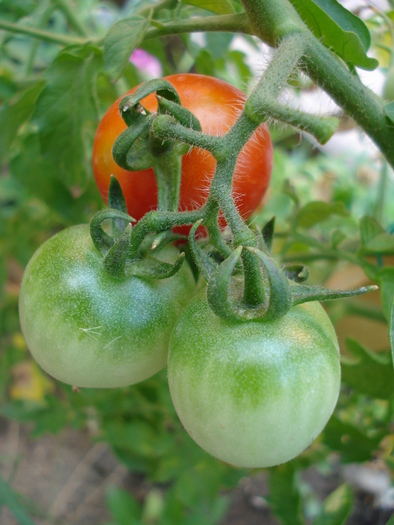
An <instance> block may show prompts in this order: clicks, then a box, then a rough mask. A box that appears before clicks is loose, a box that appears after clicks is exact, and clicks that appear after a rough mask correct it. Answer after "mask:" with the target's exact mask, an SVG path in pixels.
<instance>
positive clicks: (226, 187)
mask: <svg viewBox="0 0 394 525" xmlns="http://www.w3.org/2000/svg"><path fill="white" fill-rule="evenodd" d="M283 20H284V18H283ZM283 20H282V22H283ZM282 22H281V24H282ZM283 24H284V22H283ZM283 24H282V25H280V27H279V29H278V31H277V33H278V35H280V36H281V35H282V34H281V31H282V30H283V28H284V27H285V25H286V24H284V25H283ZM297 27H298V29H297V31H296V33H295V34H290V35H289V34H288V33H289V32H288V31H287V30H286V31H285V33H284V36H283V38H282V36H281V38H282V41H281V43H280V45H279V48H278V51H277V52H276V55H275V57H274V59H273V61H272V62H271V64H270V65H269V67H268V69H267V71H266V72H265V74H264V76H263V77H262V79H261V80H260V81H259V83H258V85H257V86H256V88H255V90H254V91H253V92H252V94H251V95H250V97H249V98H248V99H247V101H246V103H245V105H244V109H243V111H242V112H241V114H240V116H239V117H238V119H237V120H236V122H235V124H234V125H233V126H232V127H231V128H230V129H229V131H228V132H227V133H226V134H225V135H224V136H211V135H209V134H206V133H202V131H201V126H200V124H199V122H198V120H197V119H196V118H195V117H194V116H193V115H192V114H191V113H190V112H189V111H188V110H186V109H185V108H183V107H182V105H181V103H180V99H179V96H178V94H177V92H176V90H175V89H174V88H173V86H172V85H171V84H169V83H168V82H167V81H165V80H160V81H151V82H147V83H145V84H143V85H142V86H140V87H139V88H138V89H137V90H136V91H135V92H134V94H132V95H130V96H127V97H125V98H123V99H122V101H121V102H120V106H119V108H120V111H121V114H122V117H123V119H124V121H125V122H126V124H127V125H128V126H129V127H128V128H127V129H126V131H124V132H123V133H122V134H121V135H120V137H118V139H117V140H116V142H115V145H114V148H113V155H114V159H115V161H116V162H117V163H118V164H119V165H120V166H121V167H123V168H125V169H128V170H139V169H145V168H147V167H150V166H153V167H154V168H155V174H156V178H157V182H158V193H159V199H158V201H159V202H158V211H154V212H150V213H147V214H146V215H145V216H144V217H143V218H142V219H141V220H140V221H139V223H138V224H137V225H136V226H135V227H134V228H133V230H131V227H128V229H127V232H126V233H124V234H123V235H122V236H121V238H120V240H119V241H117V242H116V243H115V244H114V245H113V246H110V247H108V239H107V238H106V237H105V235H103V239H102V243H103V244H104V246H105V249H106V250H107V254H106V256H105V265H107V266H108V268H109V269H110V271H112V272H113V273H114V274H119V272H120V271H122V272H124V269H125V266H126V262H127V259H128V260H129V261H130V263H131V267H132V268H133V267H134V268H137V271H138V268H139V267H141V268H143V265H142V266H140V265H139V259H140V258H141V257H142V256H144V255H146V251H145V252H144V250H142V251H141V246H143V243H144V242H145V240H146V238H147V236H149V234H151V233H156V234H157V233H159V234H160V233H161V234H162V235H166V234H165V233H164V232H166V231H168V230H171V229H172V228H173V227H175V226H180V225H187V224H193V223H194V227H193V228H192V230H191V232H190V235H189V242H190V248H191V252H192V254H193V256H194V258H195V262H196V264H197V266H198V267H199V269H200V271H201V272H202V274H203V276H204V277H205V278H206V280H207V282H208V287H207V298H208V302H209V304H210V306H211V308H212V309H213V311H214V312H215V313H216V314H217V315H219V316H221V317H223V318H225V319H228V320H232V321H243V320H245V319H265V320H272V319H277V318H279V317H282V316H283V315H285V314H286V313H287V312H288V311H289V309H290V308H291V307H292V306H293V305H296V304H300V303H303V302H308V301H314V300H325V299H333V298H337V297H343V296H349V295H358V294H360V293H365V292H366V291H368V290H369V289H370V288H362V289H359V290H355V291H350V292H348V291H346V292H342V291H338V290H323V289H321V288H317V287H313V286H307V285H300V284H298V285H297V284H294V283H293V284H291V283H292V279H294V280H296V281H297V282H301V281H302V280H304V278H306V276H307V272H306V271H305V269H304V268H300V267H297V268H296V267H295V266H294V265H293V267H292V268H291V269H290V270H287V271H286V270H282V269H281V268H279V267H278V265H277V264H276V263H275V261H274V260H273V259H272V257H271V255H270V247H271V240H272V234H273V221H270V222H269V223H268V224H267V226H266V227H265V230H264V234H262V233H259V232H257V234H255V233H254V232H253V231H252V230H251V229H250V228H249V227H248V226H247V225H246V224H245V222H244V221H243V219H242V217H241V216H240V214H239V212H238V209H237V207H236V205H235V202H234V199H233V196H232V182H233V176H234V171H235V167H236V163H237V159H238V156H239V154H240V153H241V151H242V149H243V148H244V146H245V144H246V143H247V142H248V141H249V139H250V138H251V136H252V135H253V133H254V132H255V131H256V130H257V128H258V127H259V126H261V124H262V123H264V122H265V121H266V120H267V119H268V118H270V117H272V116H273V117H274V118H275V119H278V120H280V121H282V122H285V123H289V124H292V125H295V126H297V127H299V128H301V129H303V130H306V131H308V132H310V133H312V134H314V135H315V136H316V138H317V139H318V140H321V141H322V142H325V141H326V140H328V138H329V137H330V136H331V135H332V133H333V132H334V130H335V127H336V125H337V120H336V119H322V118H320V117H316V116H314V115H307V114H304V113H301V112H299V111H297V110H293V109H292V108H288V107H286V106H284V105H282V104H281V103H279V102H278V101H277V97H278V95H279V93H280V92H281V90H282V89H283V87H284V86H285V85H286V83H287V81H288V78H289V76H290V75H291V74H292V72H293V70H294V69H295V67H296V66H297V64H298V63H299V61H300V60H301V59H302V57H303V56H304V53H305V49H306V43H305V41H304V39H303V37H302V35H300V34H299V30H300V28H301V27H302V24H301V25H299V26H297ZM278 38H279V36H278ZM151 93H156V96H157V99H158V110H157V113H153V114H151V113H149V112H148V111H147V110H146V109H145V108H144V107H143V106H142V105H141V104H140V101H141V100H142V99H143V98H145V97H146V96H147V95H148V94H151ZM190 146H192V147H198V148H201V149H204V150H206V151H208V152H210V153H211V154H212V155H213V157H214V158H215V159H216V170H215V174H214V177H213V180H212V182H211V186H210V190H209V195H208V198H207V200H206V202H205V204H204V205H203V206H201V207H200V208H199V209H197V210H194V211H186V212H177V209H178V203H179V188H180V173H181V156H182V155H183V154H184V153H185V152H186V151H187V149H188V148H189V147H190ZM121 210H122V213H123V212H124V208H123V207H122V208H121ZM220 210H222V212H223V215H224V218H225V219H226V222H227V224H228V226H229V228H230V230H231V232H232V241H233V248H234V249H233V250H231V248H230V247H229V246H227V245H226V243H225V242H224V240H223V238H222V236H221V233H220V230H219V226H218V215H219V211H220ZM123 216H124V215H123ZM118 219H119V218H118ZM101 221H102V217H100V221H99V223H100V224H101ZM202 222H203V223H204V225H205V227H206V228H207V229H208V232H209V234H210V242H211V244H212V245H213V246H214V247H215V248H216V250H217V251H218V253H219V254H220V255H221V257H222V258H224V260H223V261H222V262H221V263H220V264H218V263H217V262H215V261H214V260H213V259H212V258H210V257H209V256H208V255H207V254H205V253H204V252H203V251H202V250H201V248H200V247H199V246H198V244H197V242H196V240H195V233H196V231H197V228H198V227H199V226H200V225H201V224H202ZM97 231H98V232H99V235H101V233H104V232H103V230H102V229H101V227H100V228H98V230H97ZM96 233H97V232H96ZM154 242H155V241H154ZM245 248H247V249H245ZM122 250H123V254H121V253H120V252H121V251H122ZM124 253H126V256H125V255H124ZM241 260H242V266H243V284H241V282H240V280H239V279H238V278H237V277H236V278H235V281H234V278H233V273H234V272H235V271H236V270H238V269H239V268H240V264H239V263H240V261H241ZM119 261H120V262H119ZM181 264H182V260H181V259H179V260H178V261H177V262H176V263H175V264H174V265H173V266H171V267H164V266H163V265H162V264H160V263H159V262H158V261H157V260H155V263H153V262H152V261H151V266H150V270H149V272H150V273H149V275H152V276H156V277H158V278H160V277H161V278H163V276H169V275H172V274H173V273H174V272H175V271H176V270H177V269H178V267H180V265H181ZM145 266H146V264H145ZM148 266H149V265H148ZM289 276H290V279H289V278H288V277H289ZM234 282H235V284H234ZM241 288H242V291H241V292H240V290H241Z"/></svg>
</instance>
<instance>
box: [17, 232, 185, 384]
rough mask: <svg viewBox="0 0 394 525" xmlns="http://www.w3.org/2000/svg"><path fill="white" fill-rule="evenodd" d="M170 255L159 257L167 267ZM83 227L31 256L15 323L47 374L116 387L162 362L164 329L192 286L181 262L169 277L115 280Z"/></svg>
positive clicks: (140, 378)
mask: <svg viewBox="0 0 394 525" xmlns="http://www.w3.org/2000/svg"><path fill="white" fill-rule="evenodd" d="M177 254H178V251H177V250H176V249H175V248H174V247H173V246H168V247H165V248H163V250H162V251H161V252H160V254H159V257H160V258H162V259H163V260H164V261H166V262H174V260H175V259H176V256H177ZM102 261H103V258H102V256H101V254H100V253H99V252H98V251H97V250H96V248H95V247H94V245H93V243H92V240H91V238H90V232H89V226H88V225H85V224H83V225H79V226H73V227H71V228H67V229H65V230H63V231H61V232H60V233H58V234H57V235H55V236H54V237H52V238H51V239H49V240H48V241H46V242H45V243H44V244H43V245H42V246H41V247H40V248H39V249H38V250H37V251H36V253H35V254H34V255H33V257H32V259H31V261H30V262H29V264H28V266H27V268H26V270H25V273H24V276H23V280H22V285H21V290H20V295H19V317H20V322H21V327H22V332H23V335H24V336H25V339H26V342H27V345H28V347H29V350H30V351H31V353H32V355H33V357H34V358H35V359H36V361H37V362H38V364H39V365H41V367H42V368H43V369H44V370H45V371H46V372H48V373H49V374H50V375H52V376H53V377H55V378H56V379H59V380H60V381H63V382H64V383H69V384H71V385H75V386H82V387H94V388H105V387H119V386H126V385H130V384H133V383H137V382H139V381H143V380H144V379H146V378H148V377H150V376H151V375H153V374H155V373H156V372H158V371H159V370H160V369H161V368H163V367H164V366H165V364H166V360H167V350H168V341H169V338H170V333H171V330H172V328H173V326H174V324H175V322H176V320H177V318H178V316H179V314H180V312H181V311H182V309H183V307H184V306H185V305H186V304H187V302H188V301H189V298H190V295H191V294H192V293H193V291H194V288H195V284H194V279H193V276H192V273H191V270H190V268H189V267H188V265H187V264H184V265H183V267H182V268H181V269H180V271H179V272H178V273H177V274H176V275H174V276H173V277H171V278H170V279H164V280H161V281H157V280H156V281H155V280H153V279H142V278H139V277H135V276H125V277H124V278H121V279H115V278H113V277H112V276H110V275H109V274H108V273H107V272H106V271H105V270H104V267H103V264H102Z"/></svg>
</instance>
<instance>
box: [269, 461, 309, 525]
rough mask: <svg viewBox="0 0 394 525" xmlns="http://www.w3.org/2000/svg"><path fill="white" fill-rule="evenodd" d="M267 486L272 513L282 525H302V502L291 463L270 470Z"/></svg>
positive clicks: (294, 470)
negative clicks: (268, 487)
mask: <svg viewBox="0 0 394 525" xmlns="http://www.w3.org/2000/svg"><path fill="white" fill-rule="evenodd" d="M269 486H270V490H269V497H268V501H269V503H270V506H271V510H272V512H273V513H274V514H275V515H276V516H277V517H278V518H279V519H280V520H281V521H282V522H283V523H284V525H304V520H303V518H302V501H301V496H300V492H299V490H298V487H297V479H296V469H295V467H294V465H293V463H285V464H284V465H280V466H279V467H276V468H274V469H272V470H271V471H270V478H269Z"/></svg>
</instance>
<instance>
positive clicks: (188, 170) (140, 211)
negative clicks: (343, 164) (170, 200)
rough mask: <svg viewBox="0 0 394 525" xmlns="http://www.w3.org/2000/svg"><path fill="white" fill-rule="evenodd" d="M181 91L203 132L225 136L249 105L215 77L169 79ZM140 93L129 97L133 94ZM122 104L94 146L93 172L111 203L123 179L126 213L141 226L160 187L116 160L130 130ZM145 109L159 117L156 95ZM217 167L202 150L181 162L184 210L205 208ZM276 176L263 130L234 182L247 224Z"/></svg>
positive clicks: (243, 154)
mask: <svg viewBox="0 0 394 525" xmlns="http://www.w3.org/2000/svg"><path fill="white" fill-rule="evenodd" d="M165 79H166V80H168V81H169V82H170V83H171V84H172V85H173V86H174V88H175V89H176V90H177V91H178V94H179V96H180V99H181V102H182V105H183V106H184V107H186V108H187V109H189V110H190V111H191V112H192V113H194V114H195V115H196V116H197V118H198V119H199V120H200V123H201V126H202V131H203V132H205V133H211V134H213V135H224V134H225V133H226V131H228V129H229V128H230V127H231V126H232V125H233V124H234V123H235V121H236V119H237V117H238V115H239V114H240V113H241V110H242V107H243V105H244V103H245V101H246V95H245V94H244V93H243V92H242V91H240V90H239V89H237V88H235V87H234V86H232V85H230V84H228V83H227V82H224V81H222V80H218V79H216V78H213V77H208V76H204V75H195V74H178V75H170V76H168V77H165ZM136 89H137V87H135V88H134V89H132V90H130V91H129V92H128V93H126V94H131V93H133V92H134V91H135V90H136ZM121 98H122V97H121ZM121 98H119V99H118V100H117V101H116V102H114V104H113V105H112V106H111V107H110V108H109V109H108V111H107V112H106V113H105V115H104V117H103V118H102V120H101V122H100V124H99V126H98V128H97V131H96V136H95V139H94V144H93V158H92V165H93V172H94V176H95V179H96V183H97V186H98V189H99V191H100V193H101V195H102V197H103V199H104V200H105V202H107V201H108V188H109V183H110V177H111V174H113V175H115V177H116V178H117V179H118V181H119V183H120V185H121V187H122V190H123V193H124V195H125V199H126V205H127V210H128V212H129V214H130V215H131V216H132V217H134V218H135V219H136V220H139V219H141V217H143V215H144V214H145V213H147V212H149V211H151V210H153V209H156V207H157V186H156V180H155V176H154V172H153V170H152V169H149V170H143V171H127V170H124V169H122V168H120V167H119V166H118V165H117V164H116V163H115V161H114V160H113V157H112V146H113V144H114V142H115V139H116V138H117V137H118V136H119V135H120V133H121V132H122V131H124V130H125V129H126V124H125V123H124V122H123V120H122V118H121V116H120V113H119V102H120V100H121ZM141 103H142V105H143V106H144V107H145V108H146V109H148V110H149V111H151V112H154V111H156V108H157V104H156V98H155V96H154V95H150V96H148V97H146V98H145V99H144V100H143V101H142V102H141ZM215 167H216V161H215V159H214V158H213V157H212V155H211V154H210V153H208V152H206V151H203V150H200V149H198V148H194V149H192V150H191V151H190V152H189V153H188V154H186V155H184V157H183V159H182V179H181V189H180V206H179V209H180V210H190V209H196V208H198V207H200V206H201V205H202V204H203V203H204V202H205V200H206V198H207V196H208V192H209V186H210V183H211V180H212V177H213V175H214V171H215ZM271 171H272V142H271V137H270V134H269V131H268V128H267V126H265V125H262V126H260V127H259V128H258V130H257V131H256V132H255V133H254V135H253V136H252V137H251V139H250V140H249V142H248V143H247V144H246V146H245V147H244V149H243V150H242V152H241V154H240V156H239V158H238V162H237V167H236V170H235V174H234V179H233V196H234V198H235V201H236V204H237V206H238V209H239V212H240V214H241V215H242V217H243V218H244V219H246V218H248V217H249V216H250V215H251V214H252V212H253V211H254V210H255V209H256V208H257V207H258V205H259V204H260V202H261V199H262V197H263V195H264V193H265V191H266V189H267V186H268V183H269V180H270V176H271Z"/></svg>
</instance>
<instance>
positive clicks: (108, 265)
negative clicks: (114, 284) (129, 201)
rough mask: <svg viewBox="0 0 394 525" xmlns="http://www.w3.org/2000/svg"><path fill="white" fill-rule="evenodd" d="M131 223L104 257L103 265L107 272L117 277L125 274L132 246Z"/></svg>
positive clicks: (119, 277)
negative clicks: (128, 254)
mask: <svg viewBox="0 0 394 525" xmlns="http://www.w3.org/2000/svg"><path fill="white" fill-rule="evenodd" d="M130 237H131V224H130V223H129V224H128V225H127V226H126V228H125V230H124V232H123V234H122V236H121V237H120V238H119V239H118V240H117V241H115V243H114V245H113V246H112V247H111V248H110V249H109V250H108V252H107V254H106V255H105V257H104V259H103V266H104V269H105V271H106V272H107V273H109V274H110V275H111V276H112V277H114V278H115V279H121V278H122V277H124V276H125V266H126V260H127V253H128V250H129V246H130Z"/></svg>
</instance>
